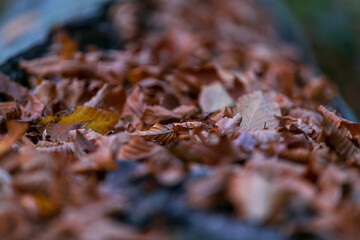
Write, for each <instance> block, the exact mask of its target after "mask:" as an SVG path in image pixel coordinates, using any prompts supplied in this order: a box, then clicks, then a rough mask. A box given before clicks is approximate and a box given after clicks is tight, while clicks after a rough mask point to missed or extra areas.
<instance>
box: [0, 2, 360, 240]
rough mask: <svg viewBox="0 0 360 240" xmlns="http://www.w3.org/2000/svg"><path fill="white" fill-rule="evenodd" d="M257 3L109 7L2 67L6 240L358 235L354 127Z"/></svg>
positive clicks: (359, 145) (0, 157)
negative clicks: (333, 107)
mask: <svg viewBox="0 0 360 240" xmlns="http://www.w3.org/2000/svg"><path fill="white" fill-rule="evenodd" d="M74 2H75V1H74ZM261 2H265V1H252V0H226V1H223V0H207V1H204V0H176V1H166V0H156V1H111V4H108V5H106V9H109V12H105V10H104V11H100V12H102V15H103V16H111V18H109V19H107V21H106V22H104V21H100V22H98V19H93V20H94V21H92V22H91V23H92V24H93V25H92V26H93V29H87V30H91V31H87V30H86V29H85V30H86V32H85V35H84V34H83V33H84V32H83V31H82V30H83V24H81V26H76V29H75V30H76V31H75V32H74V31H73V30H74V29H73V27H72V25H73V24H69V25H67V26H66V29H68V30H69V31H70V34H69V35H67V33H65V30H55V31H54V32H53V33H52V34H51V35H52V36H53V40H54V41H53V43H52V44H51V46H49V47H48V48H47V49H48V50H49V51H46V52H39V51H38V49H35V50H36V51H33V50H34V49H29V50H30V52H32V53H34V54H32V56H30V55H29V56H24V60H20V62H19V64H17V61H18V59H19V58H18V57H16V58H14V59H10V60H9V61H6V62H5V63H4V64H2V65H1V69H2V70H3V71H4V72H6V73H9V74H10V76H9V77H11V79H10V78H9V77H7V76H5V75H3V74H1V73H0V166H1V167H0V239H1V240H2V239H5V240H7V239H11V240H25V239H37V240H49V239H59V240H60V239H66V240H109V239H111V240H123V239H130V240H165V239H188V238H191V239H226V240H235V239H239V238H244V239H259V240H264V239H266V240H275V239H276V240H284V239H303V238H305V239H308V238H309V239H331V240H333V239H345V240H347V239H349V240H353V239H357V238H358V237H357V236H359V235H360V228H359V226H358V225H359V224H358V222H359V221H360V208H359V202H360V201H359V196H360V171H359V167H360V150H359V149H360V124H359V123H355V122H352V121H350V120H347V119H345V116H346V115H344V114H343V113H342V112H341V110H342V109H337V110H338V111H339V113H337V112H335V111H334V112H332V110H331V111H330V110H328V109H331V108H330V104H331V102H330V100H331V99H333V98H334V97H335V93H336V89H335V88H334V86H333V84H332V83H331V82H329V80H328V79H326V78H325V77H321V76H319V77H318V72H314V71H313V69H312V67H311V66H310V67H309V66H308V64H307V63H303V62H302V59H300V58H299V54H298V53H301V51H302V50H301V49H298V48H297V46H296V45H291V46H290V47H289V45H288V44H287V43H283V42H282V40H281V39H282V37H281V36H279V34H278V33H279V31H278V30H279V29H277V25H275V24H274V23H276V22H277V21H275V19H273V18H272V14H269V10H268V8H266V7H263V5H262V3H261ZM271 4H272V3H270V5H271ZM104 9H105V8H104ZM82 23H85V25H86V23H87V22H86V21H82ZM14 31H17V30H16V29H14ZM99 31H100V32H101V33H102V34H96V33H98V32H99ZM94 33H95V35H94ZM89 34H90V35H89ZM97 35H98V36H97ZM70 36H73V37H74V39H71V38H70ZM93 36H94V39H93ZM84 37H85V38H84ZM88 38H89V39H90V40H94V41H92V42H93V43H96V44H99V45H95V44H91V45H89V44H87V43H86V42H87V40H88ZM78 40H81V41H79V42H78ZM83 40H86V41H83ZM117 40H119V42H117ZM0 41H1V39H0ZM119 46H120V47H121V48H118V47H119ZM113 47H116V49H114V48H113ZM83 49H85V50H86V51H83ZM105 49H106V50H105ZM38 53H39V54H40V53H41V54H40V55H38ZM21 56H23V55H21ZM30 57H31V58H30ZM18 65H19V67H18ZM12 80H15V81H12ZM20 84H25V85H26V87H25V86H22V85H20ZM235 101H236V104H235ZM320 103H321V104H324V106H329V107H326V108H325V107H323V106H319V104H320ZM318 106H319V107H318ZM120 114H121V115H120ZM343 115H344V117H341V116H343Z"/></svg>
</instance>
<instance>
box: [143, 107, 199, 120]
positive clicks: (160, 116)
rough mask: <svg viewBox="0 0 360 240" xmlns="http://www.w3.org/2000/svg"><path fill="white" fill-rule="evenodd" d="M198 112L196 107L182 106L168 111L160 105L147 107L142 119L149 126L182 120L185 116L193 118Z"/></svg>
mask: <svg viewBox="0 0 360 240" xmlns="http://www.w3.org/2000/svg"><path fill="white" fill-rule="evenodd" d="M197 111H198V109H197V107H195V106H186V105H181V106H179V107H177V108H175V109H173V110H167V109H166V108H164V107H161V106H159V105H155V106H147V107H146V108H145V110H144V113H143V115H142V117H141V120H143V121H144V122H145V123H146V124H148V125H153V124H154V123H156V122H161V121H166V120H180V119H181V118H182V117H183V116H187V115H188V116H191V115H193V114H194V113H196V112H197Z"/></svg>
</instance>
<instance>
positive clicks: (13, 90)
mask: <svg viewBox="0 0 360 240" xmlns="http://www.w3.org/2000/svg"><path fill="white" fill-rule="evenodd" d="M0 93H1V94H2V95H4V96H6V97H7V98H8V100H10V101H11V100H15V101H17V102H19V103H24V102H25V101H26V100H27V98H28V96H29V90H28V89H27V88H26V87H23V86H22V85H20V84H19V83H17V82H14V81H12V80H11V79H10V78H9V77H8V76H6V75H4V74H3V73H1V72H0Z"/></svg>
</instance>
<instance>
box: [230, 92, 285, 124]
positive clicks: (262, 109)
mask: <svg viewBox="0 0 360 240" xmlns="http://www.w3.org/2000/svg"><path fill="white" fill-rule="evenodd" d="M236 104H237V108H238V111H239V113H240V114H241V116H242V118H243V120H242V122H241V126H243V127H249V128H255V129H263V128H264V127H266V128H274V127H276V126H277V125H278V124H279V121H278V120H277V119H276V118H275V116H274V115H277V116H280V115H281V112H280V107H279V106H278V104H277V103H276V102H275V101H274V100H273V99H272V98H271V97H270V96H269V95H268V94H267V93H264V92H262V91H255V92H253V93H250V94H246V95H244V96H242V97H240V98H239V99H238V100H237V102H236Z"/></svg>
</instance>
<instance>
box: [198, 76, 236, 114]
mask: <svg viewBox="0 0 360 240" xmlns="http://www.w3.org/2000/svg"><path fill="white" fill-rule="evenodd" d="M233 102H234V101H233V100H232V98H231V97H230V96H229V94H228V93H227V92H226V90H225V88H224V87H223V85H222V84H221V83H219V82H217V83H213V84H211V85H205V86H203V87H202V88H201V93H200V96H199V105H200V107H201V110H202V112H211V111H216V110H218V109H222V108H224V107H226V106H229V105H231V104H233Z"/></svg>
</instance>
